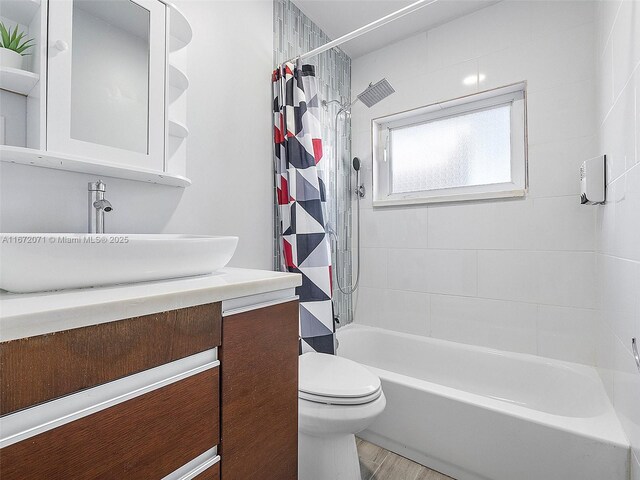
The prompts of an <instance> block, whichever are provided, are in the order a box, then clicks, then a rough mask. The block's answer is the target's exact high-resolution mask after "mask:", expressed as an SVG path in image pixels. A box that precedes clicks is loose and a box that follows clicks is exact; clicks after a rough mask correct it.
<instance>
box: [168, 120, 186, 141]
mask: <svg viewBox="0 0 640 480" xmlns="http://www.w3.org/2000/svg"><path fill="white" fill-rule="evenodd" d="M169 135H171V136H172V137H179V138H187V137H188V136H189V129H188V128H187V127H186V125H184V124H182V123H180V122H177V121H175V120H171V119H169Z"/></svg>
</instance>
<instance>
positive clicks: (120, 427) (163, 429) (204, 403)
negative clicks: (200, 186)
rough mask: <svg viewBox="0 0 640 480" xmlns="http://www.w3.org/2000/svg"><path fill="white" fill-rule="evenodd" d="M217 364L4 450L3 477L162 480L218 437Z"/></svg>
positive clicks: (10, 479)
mask: <svg viewBox="0 0 640 480" xmlns="http://www.w3.org/2000/svg"><path fill="white" fill-rule="evenodd" d="M218 370H219V369H218V367H215V368H210V369H208V370H205V371H203V372H201V373H197V374H195V375H192V376H189V377H187V378H184V379H182V380H179V381H176V382H174V383H171V384H169V385H166V386H164V387H161V388H158V389H156V390H152V391H150V392H148V393H145V394H143V395H141V396H138V397H135V398H132V399H130V400H126V401H124V402H122V403H119V404H117V405H115V406H112V407H110V408H107V409H105V410H101V411H98V412H96V413H93V414H91V415H88V416H86V417H83V418H80V419H78V420H75V421H72V422H70V423H67V424H64V425H62V426H59V427H57V428H54V429H52V430H48V431H45V432H44V433H41V434H39V435H36V436H33V437H30V438H27V439H25V440H22V441H19V442H17V443H14V444H12V445H9V446H7V447H5V448H3V449H2V450H0V471H1V472H2V480H14V479H16V480H17V479H25V478H28V479H33V480H38V479H43V480H44V479H47V480H55V479H70V478H73V479H74V480H82V479H95V478H122V479H125V478H126V479H128V480H136V479H140V480H155V479H158V480H159V479H161V478H163V477H165V476H166V475H169V474H170V473H171V472H173V471H175V470H176V469H178V468H179V467H181V466H182V465H184V464H185V463H187V462H189V461H190V460H191V459H193V458H195V457H197V456H198V455H200V454H202V453H203V452H205V451H207V450H209V449H211V448H213V447H214V446H215V445H217V444H218V443H219V440H220V438H219V437H220V435H219V432H220V428H219V393H218V392H219V390H218V389H219V373H218ZM203 473H204V472H203ZM202 478H207V477H202ZM210 478H216V477H210Z"/></svg>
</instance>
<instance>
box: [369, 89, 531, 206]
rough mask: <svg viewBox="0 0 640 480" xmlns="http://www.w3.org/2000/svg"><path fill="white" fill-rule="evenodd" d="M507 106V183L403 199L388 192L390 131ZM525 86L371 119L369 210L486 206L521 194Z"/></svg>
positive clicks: (422, 193)
mask: <svg viewBox="0 0 640 480" xmlns="http://www.w3.org/2000/svg"><path fill="white" fill-rule="evenodd" d="M508 104H510V105H511V181H510V182H504V183H494V184H488V185H472V186H462V187H453V188H442V189H437V190H426V191H417V192H406V193H393V192H392V191H391V163H392V162H393V159H392V158H391V155H390V148H389V147H390V145H389V142H390V138H391V137H390V131H391V130H392V129H394V128H400V127H406V126H409V125H419V124H423V123H427V122H431V121H434V120H437V119H442V118H446V117H455V116H460V115H464V114H466V113H471V112H474V111H478V110H486V109H488V108H492V107H497V106H500V105H508ZM526 110H527V107H526V83H525V82H521V83H517V84H513V85H508V86H506V87H500V88H496V89H493V90H487V91H485V92H481V93H476V94H473V95H467V96H465V97H460V98H457V99H454V100H449V101H446V102H441V103H435V104H432V105H427V106H424V107H419V108H416V109H412V110H408V111H405V112H400V113H395V114H392V115H387V116H384V117H379V118H375V119H373V120H372V122H371V138H372V146H371V147H372V152H373V206H374V207H383V206H393V205H412V204H420V203H437V202H456V201H468V200H486V199H492V198H508V197H523V196H525V195H526V194H527V189H528V173H527V170H528V168H527V114H526Z"/></svg>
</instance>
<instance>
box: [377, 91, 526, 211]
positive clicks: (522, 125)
mask: <svg viewBox="0 0 640 480" xmlns="http://www.w3.org/2000/svg"><path fill="white" fill-rule="evenodd" d="M524 92H525V90H524V84H518V85H513V86H510V87H504V88H500V89H496V90H491V91H488V92H483V93H479V94H476V95H470V96H468V97H464V98H461V99H456V100H451V101H449V102H444V103H439V104H436V105H429V106H427V107H422V108H418V109H415V110H411V111H409V112H403V113H398V114H394V115H390V116H387V117H383V118H379V119H376V120H374V121H373V139H374V150H373V151H374V205H376V206H382V205H398V204H406V203H427V202H448V201H460V200H474V199H487V198H501V197H516V196H523V195H524V194H525V193H526V187H527V185H526V183H527V175H526V119H525V94H524Z"/></svg>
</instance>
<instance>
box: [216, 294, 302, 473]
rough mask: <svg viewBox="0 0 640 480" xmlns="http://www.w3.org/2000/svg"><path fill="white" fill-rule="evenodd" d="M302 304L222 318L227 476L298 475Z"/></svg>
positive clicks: (224, 468) (222, 441)
mask: <svg viewBox="0 0 640 480" xmlns="http://www.w3.org/2000/svg"><path fill="white" fill-rule="evenodd" d="M298 331H299V330H298V302H297V301H292V302H287V303H282V304H279V305H274V306H270V307H266V308H260V309H257V310H252V311H249V312H243V313H238V314H235V315H230V316H224V315H223V318H222V347H221V350H220V353H221V355H220V373H221V376H220V380H221V382H220V383H221V404H220V407H221V409H222V412H221V413H222V417H221V418H222V423H221V439H220V446H221V450H220V457H221V462H220V463H221V470H222V478H223V479H224V480H241V479H254V478H255V479H261V480H295V479H297V478H298V352H299V347H298Z"/></svg>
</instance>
